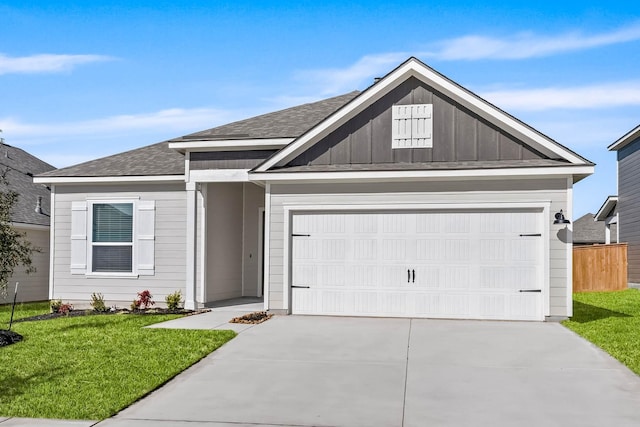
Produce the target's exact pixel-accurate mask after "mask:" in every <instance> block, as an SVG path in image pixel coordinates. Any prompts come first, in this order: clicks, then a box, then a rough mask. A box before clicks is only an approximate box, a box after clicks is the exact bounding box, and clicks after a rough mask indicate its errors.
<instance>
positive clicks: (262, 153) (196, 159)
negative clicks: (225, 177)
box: [189, 150, 276, 170]
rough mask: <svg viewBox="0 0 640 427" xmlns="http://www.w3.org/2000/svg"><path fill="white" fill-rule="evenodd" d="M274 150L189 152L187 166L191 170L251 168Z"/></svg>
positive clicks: (269, 155)
mask: <svg viewBox="0 0 640 427" xmlns="http://www.w3.org/2000/svg"><path fill="white" fill-rule="evenodd" d="M275 152H276V150H254V151H211V152H204V153H191V154H190V161H189V168H190V169H193V170H203V169H252V168H254V167H256V166H258V165H259V164H260V163H262V162H263V161H264V160H265V159H267V158H268V157H271V155H272V154H273V153H275Z"/></svg>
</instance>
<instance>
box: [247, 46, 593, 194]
mask: <svg viewBox="0 0 640 427" xmlns="http://www.w3.org/2000/svg"><path fill="white" fill-rule="evenodd" d="M412 79H416V80H418V81H419V82H422V83H424V84H425V86H426V87H427V88H429V90H427V92H431V96H432V97H433V98H434V99H435V102H437V101H438V100H437V98H441V99H442V100H445V101H447V103H449V104H450V105H451V106H459V110H460V111H464V112H466V113H468V114H470V115H473V116H474V117H475V118H477V119H481V120H479V121H480V122H482V124H483V125H486V126H487V127H489V128H493V129H494V130H499V131H498V134H500V136H498V137H496V138H498V142H497V144H499V145H497V147H499V149H500V150H502V146H503V141H502V136H504V135H508V136H509V137H510V138H507V139H512V142H516V145H511V149H516V150H518V151H520V150H522V148H518V146H521V147H527V148H528V151H530V152H533V153H535V154H536V155H535V156H534V157H537V159H535V161H538V162H540V161H543V162H545V163H550V164H551V163H552V164H553V165H556V166H571V167H579V168H581V169H574V170H575V171H576V172H575V173H571V175H573V178H574V180H576V178H577V180H580V179H582V178H584V177H585V176H588V175H589V174H591V173H593V166H594V165H593V163H592V162H590V161H589V160H587V159H585V158H584V157H582V156H580V155H578V154H576V153H575V152H573V151H571V150H570V149H568V148H567V147H564V146H563V145H561V144H559V143H557V142H556V141H554V140H552V139H551V138H549V137H547V136H546V135H544V134H542V133H540V132H538V131H537V130H535V129H533V128H532V127H530V126H528V125H527V124H525V123H523V122H522V121H520V120H518V119H516V118H515V117H513V116H511V115H509V114H507V113H506V112H504V111H502V110H500V109H499V108H497V107H496V106H494V105H492V104H490V103H489V102H487V101H485V100H484V99H482V98H480V97H479V96H477V95H476V94H474V93H473V92H471V91H469V90H467V89H465V88H463V87H462V86H460V85H458V84H457V83H455V82H454V81H452V80H450V79H448V78H447V77H445V76H443V75H442V74H440V73H438V72H437V71H435V70H434V69H432V68H430V67H428V66H427V65H425V64H424V63H423V62H421V61H420V60H418V59H416V58H413V57H411V58H409V59H408V60H407V61H405V62H404V63H402V64H400V65H399V66H398V67H397V68H395V69H394V70H393V71H391V72H390V73H389V74H387V75H386V76H384V77H383V78H382V79H380V80H377V81H376V83H374V84H373V85H372V86H370V87H369V88H367V89H366V90H365V91H363V92H362V93H361V94H360V95H358V96H357V97H355V98H354V99H353V100H351V101H350V102H349V103H347V104H346V105H345V106H344V107H342V108H340V109H339V110H338V111H336V112H335V113H334V114H332V115H331V116H329V117H327V118H326V119H325V120H323V121H322V122H320V123H318V124H317V125H316V126H314V127H313V128H311V129H309V130H308V131H307V132H305V133H304V134H303V135H301V136H300V137H298V138H296V140H295V141H293V142H291V143H290V144H289V145H287V146H286V147H284V148H282V149H281V150H280V151H278V152H277V153H276V154H275V155H273V156H272V157H270V158H269V159H267V160H266V161H265V162H263V163H262V164H260V165H259V166H258V167H256V168H254V169H253V171H252V173H253V174H254V175H253V176H254V177H257V176H258V175H259V174H260V173H262V172H269V171H270V170H271V171H276V170H281V169H282V168H283V167H287V166H289V165H290V164H291V162H294V161H295V162H296V163H300V161H301V159H299V157H300V156H301V155H302V154H303V153H304V152H306V151H310V150H311V149H312V148H313V147H314V146H315V145H317V144H318V143H319V142H324V140H325V138H327V137H329V136H330V134H332V133H334V132H336V131H338V130H339V129H340V128H341V127H342V126H344V125H345V124H347V122H349V121H352V120H353V119H354V118H356V117H358V116H359V117H360V118H361V119H362V118H363V117H365V116H362V115H361V113H363V112H364V111H365V110H368V109H370V108H371V107H372V106H373V105H382V104H380V103H378V101H380V100H382V99H383V98H385V97H386V96H387V95H389V93H391V92H394V91H395V90H396V89H397V88H398V87H400V86H403V85H407V84H408V83H407V82H408V81H409V80H412ZM409 84H410V83H409ZM436 94H438V95H439V96H435V95H436ZM405 95H406V94H405ZM419 96H420V95H418V97H419ZM414 102H415V101H414ZM433 107H434V108H435V105H433ZM385 111H386V110H385ZM440 111H446V109H441V110H440ZM376 117H377V115H376ZM436 118H437V117H436V113H435V112H434V120H435V119H436ZM365 119H366V117H365ZM450 123H451V126H450V127H449V128H448V129H447V128H446V127H445V128H443V129H445V132H448V133H449V135H454V137H455V138H456V139H455V141H456V143H458V142H459V143H460V144H467V145H470V146H471V147H472V148H471V152H469V151H468V150H467V154H462V155H460V156H458V154H460V153H456V152H455V151H454V155H455V156H458V158H465V157H467V156H469V155H472V156H473V157H471V158H476V156H477V158H478V159H481V158H482V157H483V156H485V154H483V153H482V150H479V149H478V148H477V136H476V135H475V134H476V133H477V134H478V135H483V133H484V132H485V131H486V129H483V128H484V126H482V125H480V126H476V125H474V126H470V125H469V124H467V125H465V121H464V120H460V121H457V122H455V123H454V122H450ZM466 123H470V121H466ZM474 123H475V122H474ZM429 126H430V125H429ZM454 126H455V127H454ZM360 129H361V127H359V126H356V127H354V129H353V131H354V132H353V133H354V134H355V131H356V130H360ZM425 129H426V128H425ZM362 132H363V133H366V131H362ZM472 133H473V134H474V136H473V138H465V137H464V136H465V135H470V134H472ZM348 135H351V133H349V134H348ZM376 135H379V134H376ZM343 136H345V137H346V134H345V132H344V128H343ZM333 137H334V138H335V135H334V136H333ZM375 137H376V138H378V136H375ZM364 138H365V139H366V138H368V136H367V135H364ZM400 138H401V139H402V138H403V137H402V136H401V137H400ZM411 139H413V137H411ZM418 142H419V141H418ZM415 143H416V141H411V144H410V145H409V146H410V147H412V148H413V147H416V146H418V145H416V144H415ZM329 144H330V145H331V144H333V145H331V147H333V146H338V142H335V140H334V141H333V142H331V143H329ZM423 146H425V147H429V146H431V141H426V142H425V143H424V144H423ZM372 147H375V145H372ZM451 147H453V146H451ZM474 147H475V148H474ZM324 148H325V150H322V149H320V150H319V149H318V148H316V149H315V153H314V154H321V153H324V152H326V151H327V150H326V148H327V147H324ZM453 148H455V147H453ZM341 149H342V150H345V149H346V147H341V148H338V151H339V150H341ZM449 149H451V148H449ZM507 150H509V147H506V148H505V151H507ZM349 151H350V152H351V153H359V151H358V150H353V149H350V150H349ZM435 151H436V152H435V153H432V155H431V159H432V161H431V162H430V163H428V164H436V162H437V161H439V162H441V163H442V162H445V164H447V163H456V162H450V161H449V160H448V158H452V156H447V157H445V160H437V159H438V158H439V155H438V153H437V151H438V150H435ZM445 151H446V150H445ZM469 153H470V154H469ZM474 153H475V154H474ZM365 154H366V153H365ZM326 155H327V154H325V156H326ZM328 155H329V156H331V155H332V154H331V153H329V154H328ZM358 155H360V154H357V156H358ZM393 156H394V157H396V156H401V157H404V158H405V159H406V158H408V157H409V155H408V154H406V153H405V154H400V155H397V154H395V153H394V154H393ZM411 156H412V157H413V153H412V154H411ZM500 156H502V154H500ZM505 156H506V154H505ZM525 156H530V154H528V153H525V154H523V158H524V157H525ZM371 157H372V161H374V162H375V161H376V160H375V159H373V157H374V152H372V153H371ZM494 157H495V156H494ZM510 157H516V158H518V157H519V156H518V155H513V156H510ZM311 158H315V157H314V155H312V156H311ZM498 158H500V157H498ZM304 160H305V159H303V160H302V161H304ZM307 160H308V159H307ZM499 161H500V160H498V162H499ZM512 161H513V160H512ZM515 161H523V160H515ZM325 162H326V163H327V164H329V162H328V161H325ZM467 162H468V161H465V163H467ZM480 162H481V160H478V161H476V162H475V163H480ZM495 162H496V161H493V163H495ZM458 163H460V162H458ZM352 164H353V165H357V164H358V163H352ZM378 164H389V163H378ZM423 164H427V163H423ZM523 166H525V165H523ZM529 166H530V165H529ZM290 167H294V168H300V167H303V166H290ZM304 167H309V166H304ZM481 167H482V166H481ZM516 167H518V166H516ZM577 180H576V182H577Z"/></svg>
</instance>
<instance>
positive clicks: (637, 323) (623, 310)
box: [562, 289, 640, 375]
mask: <svg viewBox="0 0 640 427" xmlns="http://www.w3.org/2000/svg"><path fill="white" fill-rule="evenodd" d="M562 324H563V325H564V326H566V327H567V328H569V329H571V330H572V331H574V332H576V333H577V334H579V335H581V336H582V337H584V338H586V339H587V340H589V341H591V342H592V343H594V344H596V345H597V346H599V347H600V348H602V349H603V350H605V351H606V352H607V353H609V354H610V355H612V356H613V357H615V358H616V359H618V360H619V361H620V362H622V363H623V364H625V365H626V366H627V367H629V369H631V370H632V371H633V372H635V373H636V374H638V375H640V291H638V290H637V289H627V290H625V291H618V292H594V293H579V294H574V295H573V317H572V318H571V319H569V320H565V321H564V322H562Z"/></svg>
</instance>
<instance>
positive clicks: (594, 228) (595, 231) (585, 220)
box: [573, 213, 618, 245]
mask: <svg viewBox="0 0 640 427" xmlns="http://www.w3.org/2000/svg"><path fill="white" fill-rule="evenodd" d="M594 216H595V215H594V214H592V213H588V214H585V215H583V216H581V217H580V218H578V219H576V220H575V221H574V222H573V243H574V244H576V245H592V244H594V243H604V242H605V238H604V233H605V224H604V221H594V220H593V217H594ZM617 227H618V226H617V224H612V225H611V243H617V242H616V235H617Z"/></svg>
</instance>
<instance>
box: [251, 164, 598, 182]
mask: <svg viewBox="0 0 640 427" xmlns="http://www.w3.org/2000/svg"><path fill="white" fill-rule="evenodd" d="M593 172H594V166H593V165H567V166H551V167H523V168H491V169H489V168H487V169H445V170H404V171H397V170H396V171H379V170H378V171H320V172H316V171H310V172H301V171H297V172H275V171H271V172H266V171H265V172H259V171H250V172H249V181H261V182H267V181H269V182H273V181H280V182H309V181H325V182H328V181H354V182H355V181H360V182H365V181H368V182H375V181H411V180H468V179H507V178H554V177H562V178H567V177H573V178H574V183H575V182H577V181H579V180H580V179H583V178H585V177H587V176H589V175H591V174H593ZM576 179H577V180H576Z"/></svg>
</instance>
